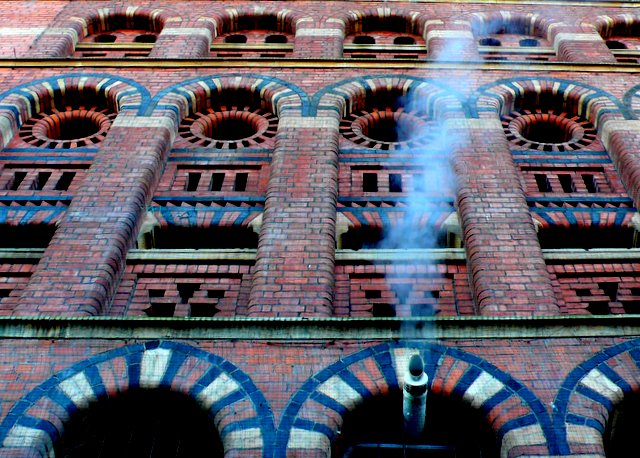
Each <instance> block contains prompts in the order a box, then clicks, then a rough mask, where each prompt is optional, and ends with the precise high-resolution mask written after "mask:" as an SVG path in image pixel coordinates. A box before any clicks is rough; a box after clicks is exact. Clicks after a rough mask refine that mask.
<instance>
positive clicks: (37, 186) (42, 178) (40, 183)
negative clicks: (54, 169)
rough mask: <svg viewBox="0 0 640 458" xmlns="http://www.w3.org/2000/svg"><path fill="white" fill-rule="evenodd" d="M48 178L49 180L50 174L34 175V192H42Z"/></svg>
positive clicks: (40, 173)
mask: <svg viewBox="0 0 640 458" xmlns="http://www.w3.org/2000/svg"><path fill="white" fill-rule="evenodd" d="M49 178H51V172H38V175H36V179H35V181H34V182H33V189H34V190H36V191H42V189H43V188H44V187H45V185H46V184H47V181H49Z"/></svg>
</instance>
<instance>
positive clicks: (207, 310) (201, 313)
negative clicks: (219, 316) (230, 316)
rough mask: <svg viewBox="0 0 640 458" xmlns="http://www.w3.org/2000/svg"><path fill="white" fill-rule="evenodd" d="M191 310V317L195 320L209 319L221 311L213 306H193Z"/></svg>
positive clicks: (190, 307)
mask: <svg viewBox="0 0 640 458" xmlns="http://www.w3.org/2000/svg"><path fill="white" fill-rule="evenodd" d="M189 309H190V313H189V316H191V317H195V318H209V317H212V316H216V313H218V312H219V311H220V310H218V309H217V308H216V307H215V306H214V305H213V304H191V305H190V306H189Z"/></svg>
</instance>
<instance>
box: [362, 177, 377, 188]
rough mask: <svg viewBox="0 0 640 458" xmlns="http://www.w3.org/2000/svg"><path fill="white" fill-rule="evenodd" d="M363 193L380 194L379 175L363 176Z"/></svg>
mask: <svg viewBox="0 0 640 458" xmlns="http://www.w3.org/2000/svg"><path fill="white" fill-rule="evenodd" d="M362 191H363V192H378V174H377V173H363V174H362Z"/></svg>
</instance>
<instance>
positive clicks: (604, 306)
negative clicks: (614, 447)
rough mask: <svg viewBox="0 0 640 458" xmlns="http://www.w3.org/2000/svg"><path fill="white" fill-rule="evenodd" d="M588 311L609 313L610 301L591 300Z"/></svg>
mask: <svg viewBox="0 0 640 458" xmlns="http://www.w3.org/2000/svg"><path fill="white" fill-rule="evenodd" d="M587 311H588V312H589V313H590V314H591V315H609V313H610V312H611V311H610V310H609V303H608V302H603V301H599V302H589V305H587ZM607 456H608V455H607Z"/></svg>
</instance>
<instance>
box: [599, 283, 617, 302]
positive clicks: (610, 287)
mask: <svg viewBox="0 0 640 458" xmlns="http://www.w3.org/2000/svg"><path fill="white" fill-rule="evenodd" d="M598 287H599V288H600V289H601V290H602V291H603V292H604V294H605V295H606V296H608V297H609V300H611V302H615V301H617V300H618V283H617V282H615V281H611V282H603V283H598Z"/></svg>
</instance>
